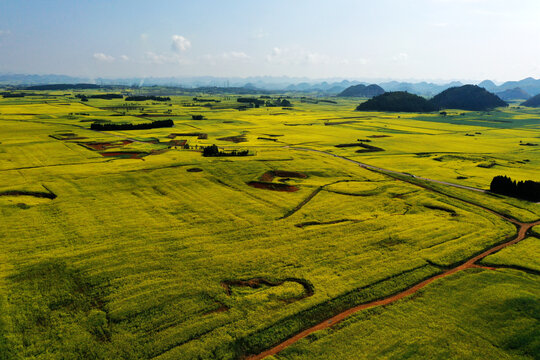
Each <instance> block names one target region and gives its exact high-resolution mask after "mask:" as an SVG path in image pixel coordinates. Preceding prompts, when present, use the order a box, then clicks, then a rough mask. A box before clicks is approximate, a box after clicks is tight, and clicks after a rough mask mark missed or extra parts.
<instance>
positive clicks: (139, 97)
mask: <svg viewBox="0 0 540 360" xmlns="http://www.w3.org/2000/svg"><path fill="white" fill-rule="evenodd" d="M125 100H126V101H146V100H152V101H171V98H170V97H168V96H145V95H135V96H128V97H126V99H125Z"/></svg>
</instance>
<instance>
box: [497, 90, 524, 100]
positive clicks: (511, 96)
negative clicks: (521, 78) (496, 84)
mask: <svg viewBox="0 0 540 360" xmlns="http://www.w3.org/2000/svg"><path fill="white" fill-rule="evenodd" d="M497 96H498V97H500V98H501V99H503V100H504V101H511V100H528V99H530V98H531V95H530V94H529V93H528V92H526V91H525V90H523V89H522V88H518V87H517V88H513V89H508V90H504V91H501V92H498V93H497Z"/></svg>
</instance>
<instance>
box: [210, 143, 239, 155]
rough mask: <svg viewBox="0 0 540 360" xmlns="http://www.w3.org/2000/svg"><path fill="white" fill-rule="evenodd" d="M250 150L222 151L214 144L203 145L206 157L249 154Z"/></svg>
mask: <svg viewBox="0 0 540 360" xmlns="http://www.w3.org/2000/svg"><path fill="white" fill-rule="evenodd" d="M248 155H249V150H232V151H228V152H226V151H220V150H219V148H218V147H217V146H216V145H215V144H214V145H211V146H205V147H203V156H205V157H212V156H214V157H219V156H248Z"/></svg>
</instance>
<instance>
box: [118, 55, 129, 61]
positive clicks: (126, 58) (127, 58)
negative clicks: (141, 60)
mask: <svg viewBox="0 0 540 360" xmlns="http://www.w3.org/2000/svg"><path fill="white" fill-rule="evenodd" d="M120 59H121V60H124V61H129V56H127V55H120Z"/></svg>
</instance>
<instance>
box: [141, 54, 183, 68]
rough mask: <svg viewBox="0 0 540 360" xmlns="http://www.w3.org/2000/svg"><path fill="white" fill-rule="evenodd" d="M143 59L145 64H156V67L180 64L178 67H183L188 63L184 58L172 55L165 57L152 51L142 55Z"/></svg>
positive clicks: (165, 55)
mask: <svg viewBox="0 0 540 360" xmlns="http://www.w3.org/2000/svg"><path fill="white" fill-rule="evenodd" d="M144 57H145V61H146V62H147V63H150V64H157V65H162V64H180V65H185V64H189V63H190V61H189V60H188V59H186V58H183V57H182V56H180V55H178V54H172V55H167V54H156V53H154V52H152V51H148V52H146V53H145V54H144Z"/></svg>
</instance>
